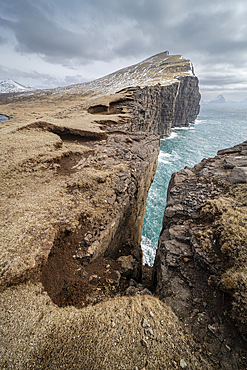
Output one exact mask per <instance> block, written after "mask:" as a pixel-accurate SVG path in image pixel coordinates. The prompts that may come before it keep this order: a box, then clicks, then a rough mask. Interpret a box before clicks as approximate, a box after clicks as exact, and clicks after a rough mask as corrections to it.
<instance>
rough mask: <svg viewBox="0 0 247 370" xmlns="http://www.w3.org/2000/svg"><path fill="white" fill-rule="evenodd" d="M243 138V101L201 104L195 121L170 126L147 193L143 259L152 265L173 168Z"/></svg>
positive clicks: (246, 113) (246, 109)
mask: <svg viewBox="0 0 247 370" xmlns="http://www.w3.org/2000/svg"><path fill="white" fill-rule="evenodd" d="M245 140H247V104H240V103H239V104H227V103H226V104H203V105H201V109H200V114H199V116H198V119H197V120H196V123H195V124H191V125H190V127H188V128H180V129H178V128H177V129H173V130H172V133H171V136H170V137H169V138H167V139H163V140H161V149H160V154H159V159H158V167H157V172H156V175H155V179H154V181H153V183H152V185H151V188H150V190H149V193H148V198H147V205H146V210H145V218H144V225H143V231H142V243H141V244H142V250H143V262H144V263H147V264H149V265H151V266H152V265H153V262H154V258H155V252H156V249H157V245H158V239H159V234H160V231H161V226H162V219H163V214H164V210H165V206H166V194H167V188H168V184H169V181H170V177H171V175H172V173H173V172H177V171H179V170H181V169H182V168H184V167H185V166H189V167H193V166H194V165H195V164H196V163H199V162H200V161H201V160H202V159H203V158H208V157H214V156H215V155H216V154H217V151H218V150H219V149H224V148H227V147H231V146H233V145H236V144H239V143H241V142H243V141H245Z"/></svg>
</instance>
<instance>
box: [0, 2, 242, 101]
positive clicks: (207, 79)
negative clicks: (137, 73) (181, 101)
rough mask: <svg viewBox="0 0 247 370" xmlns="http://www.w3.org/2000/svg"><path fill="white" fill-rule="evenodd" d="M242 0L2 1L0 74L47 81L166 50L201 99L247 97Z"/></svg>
mask: <svg viewBox="0 0 247 370" xmlns="http://www.w3.org/2000/svg"><path fill="white" fill-rule="evenodd" d="M246 20H247V1H246V0H212V1H211V0H202V1H200V0H172V1H171V0H35V1H34V0H0V81H2V80H6V79H13V80H15V81H17V82H19V83H21V84H24V85H26V86H32V87H42V88H50V87H57V86H65V85H69V84H73V83H80V82H86V81H90V80H93V79H95V78H99V77H101V76H104V75H106V74H108V73H111V72H114V71H116V70H118V69H120V68H123V67H126V66H128V65H132V64H135V63H138V62H140V61H142V60H143V59H145V58H148V57H150V56H152V55H154V54H157V53H159V52H162V51H166V50H169V52H170V54H180V55H182V56H183V57H184V58H187V59H190V60H191V62H192V63H193V65H194V69H195V73H196V75H197V77H198V78H199V81H200V90H201V93H202V98H203V99H204V100H211V99H213V98H215V97H216V96H217V95H219V94H223V95H224V97H225V98H226V99H227V100H236V101H240V100H243V99H245V98H247V21H246Z"/></svg>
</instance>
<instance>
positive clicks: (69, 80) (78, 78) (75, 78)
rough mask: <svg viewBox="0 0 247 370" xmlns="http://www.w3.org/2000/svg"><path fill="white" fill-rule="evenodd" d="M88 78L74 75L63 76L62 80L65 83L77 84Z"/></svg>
mask: <svg viewBox="0 0 247 370" xmlns="http://www.w3.org/2000/svg"><path fill="white" fill-rule="evenodd" d="M87 81H88V80H87V79H85V78H83V77H82V76H81V75H76V76H65V79H64V82H65V84H66V85H72V84H78V83H82V82H87Z"/></svg>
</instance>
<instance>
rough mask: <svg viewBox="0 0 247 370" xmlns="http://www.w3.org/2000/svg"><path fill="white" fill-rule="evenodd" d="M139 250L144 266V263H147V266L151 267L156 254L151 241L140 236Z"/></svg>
mask: <svg viewBox="0 0 247 370" xmlns="http://www.w3.org/2000/svg"><path fill="white" fill-rule="evenodd" d="M141 248H142V252H143V264H144V265H145V263H147V264H148V265H149V266H151V265H152V264H153V261H154V258H155V254H156V250H155V248H154V246H153V243H152V240H151V239H149V238H148V237H146V236H142V239H141Z"/></svg>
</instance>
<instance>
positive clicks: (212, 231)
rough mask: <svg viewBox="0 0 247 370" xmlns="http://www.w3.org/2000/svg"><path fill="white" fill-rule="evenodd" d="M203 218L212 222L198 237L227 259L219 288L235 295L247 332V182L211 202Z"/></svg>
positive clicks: (235, 311)
mask: <svg viewBox="0 0 247 370" xmlns="http://www.w3.org/2000/svg"><path fill="white" fill-rule="evenodd" d="M201 217H202V219H205V220H210V221H211V223H207V226H206V227H205V230H204V231H201V232H199V233H197V235H196V237H197V238H198V240H199V241H200V244H201V245H202V246H203V247H204V248H205V249H206V250H208V251H209V253H214V251H216V249H217V250H218V251H217V253H218V256H219V257H220V256H221V257H220V258H222V261H225V262H223V267H224V268H223V269H222V275H221V280H220V287H221V289H223V290H224V291H226V292H227V293H230V294H231V295H232V297H233V304H232V316H233V318H234V319H235V320H237V322H238V323H239V328H240V330H241V331H243V332H245V331H246V328H247V185H246V184H240V185H237V186H233V187H231V188H230V189H229V191H228V192H227V193H225V194H224V196H221V197H219V198H217V199H214V200H210V201H208V202H207V203H206V205H205V206H204V207H203V209H202V213H201ZM213 241H214V242H213ZM215 248H216V249H215ZM220 252H221V254H220ZM226 258H227V261H228V263H227V264H226ZM227 266H228V267H227Z"/></svg>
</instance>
